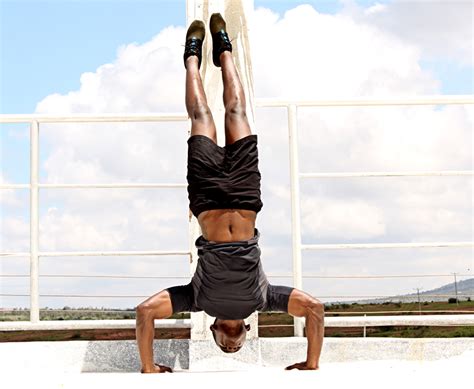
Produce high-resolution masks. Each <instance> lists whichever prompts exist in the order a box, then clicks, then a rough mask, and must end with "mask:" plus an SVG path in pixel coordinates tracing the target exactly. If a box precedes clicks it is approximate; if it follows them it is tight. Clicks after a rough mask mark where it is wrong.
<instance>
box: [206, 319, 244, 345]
mask: <svg viewBox="0 0 474 389" xmlns="http://www.w3.org/2000/svg"><path fill="white" fill-rule="evenodd" d="M210 328H211V331H212V336H213V337H214V341H215V342H216V344H217V345H218V346H219V348H220V349H221V350H222V351H224V352H225V353H235V352H236V351H239V350H240V348H241V347H242V346H243V344H244V343H245V339H246V337H247V331H249V330H250V324H245V322H244V321H243V320H221V319H216V320H215V321H214V324H212V325H211V327H210Z"/></svg>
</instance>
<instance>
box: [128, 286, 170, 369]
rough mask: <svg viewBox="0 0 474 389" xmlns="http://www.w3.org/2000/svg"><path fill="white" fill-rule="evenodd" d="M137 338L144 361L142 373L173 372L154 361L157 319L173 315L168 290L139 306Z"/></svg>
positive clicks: (141, 357)
mask: <svg viewBox="0 0 474 389" xmlns="http://www.w3.org/2000/svg"><path fill="white" fill-rule="evenodd" d="M136 311H137V324H136V337H137V343H138V350H139V352H140V359H141V361H142V369H141V372H142V373H165V372H170V373H171V372H172V370H171V368H169V367H168V366H163V365H156V364H155V362H154V359H153V338H154V337H155V319H166V318H167V317H170V316H171V315H172V314H173V308H172V304H171V298H170V295H169V293H168V291H167V290H162V291H161V292H159V293H157V294H155V295H153V296H151V297H149V298H148V299H147V300H145V301H144V302H142V303H141V304H140V305H138V307H137V309H136Z"/></svg>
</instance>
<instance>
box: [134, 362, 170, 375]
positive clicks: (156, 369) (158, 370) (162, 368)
mask: <svg viewBox="0 0 474 389" xmlns="http://www.w3.org/2000/svg"><path fill="white" fill-rule="evenodd" d="M140 372H141V373H172V372H173V370H172V369H171V367H168V366H165V365H157V364H156V363H155V365H154V366H153V367H152V368H151V369H143V368H142V369H141V370H140Z"/></svg>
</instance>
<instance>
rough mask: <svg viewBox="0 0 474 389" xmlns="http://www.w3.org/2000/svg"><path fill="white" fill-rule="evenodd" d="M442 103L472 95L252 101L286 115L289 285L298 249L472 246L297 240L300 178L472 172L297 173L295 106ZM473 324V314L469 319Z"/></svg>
mask: <svg viewBox="0 0 474 389" xmlns="http://www.w3.org/2000/svg"><path fill="white" fill-rule="evenodd" d="M446 104H474V97H473V96H422V97H414V98H385V99H384V98H378V99H350V100H349V99H347V100H318V101H309V100H306V101H302V100H274V99H271V100H270V99H267V100H264V99H261V100H258V101H257V102H256V104H255V105H256V106H257V107H284V108H286V109H287V115H288V130H289V132H288V135H289V154H290V180H291V224H292V242H293V285H294V286H295V287H296V288H299V289H302V284H303V276H302V261H301V251H302V250H328V249H362V248H363V249H381V248H402V247H403V248H407V247H467V246H474V243H473V242H432V243H428V242H426V243H377V244H347V243H340V244H312V245H310V244H306V245H303V244H302V242H301V215H300V188H299V180H300V178H346V177H403V176H413V175H425V174H424V173H428V174H427V175H431V176H432V175H439V176H443V175H448V176H466V175H473V174H474V172H473V171H449V172H446V171H440V172H433V171H431V172H416V173H413V172H393V173H390V172H365V174H364V172H362V173H361V172H357V173H351V172H343V173H300V169H299V166H298V165H299V162H298V123H297V108H298V107H356V106H400V105H446ZM472 323H473V324H474V317H473V320H472ZM294 324H295V326H294V331H295V335H296V336H303V333H304V320H303V319H302V318H295V319H294Z"/></svg>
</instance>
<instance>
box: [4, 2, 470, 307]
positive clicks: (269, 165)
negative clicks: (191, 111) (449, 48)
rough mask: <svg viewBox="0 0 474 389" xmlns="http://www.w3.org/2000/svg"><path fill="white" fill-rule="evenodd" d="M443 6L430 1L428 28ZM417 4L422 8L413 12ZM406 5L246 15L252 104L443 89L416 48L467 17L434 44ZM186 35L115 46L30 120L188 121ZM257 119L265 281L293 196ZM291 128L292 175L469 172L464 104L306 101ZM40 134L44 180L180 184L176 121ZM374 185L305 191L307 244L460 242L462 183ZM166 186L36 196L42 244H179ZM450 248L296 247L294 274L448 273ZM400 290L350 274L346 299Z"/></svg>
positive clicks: (282, 122)
mask: <svg viewBox="0 0 474 389" xmlns="http://www.w3.org/2000/svg"><path fill="white" fill-rule="evenodd" d="M411 4H414V3H411ZM397 7H398V8H397ZM440 9H441V8H439V7H435V8H433V15H432V16H430V18H431V19H430V20H432V26H434V25H435V24H436V23H435V22H436V20H438V19H437V18H439V13H440V12H441V11H440ZM415 10H416V12H418V14H420V13H422V12H428V13H430V12H431V11H429V10H431V8H429V10H428V8H423V9H422V8H420V7H419V6H417V7H416V9H415ZM359 11H360V12H359ZM408 12H409V11H408V8H406V7H404V6H402V5H400V4H399V3H393V4H392V3H391V4H390V5H384V6H376V7H372V8H370V9H365V10H364V9H362V10H358V9H352V10H351V9H350V7H346V8H345V9H344V10H343V11H342V12H341V13H339V14H334V15H328V14H322V13H319V12H317V11H316V10H315V9H314V8H312V7H311V6H309V5H302V6H298V7H296V8H294V9H292V10H290V11H288V12H286V13H285V14H284V15H277V14H275V13H273V12H272V11H270V10H268V9H265V8H259V9H257V10H256V11H255V12H254V13H253V15H252V16H251V18H250V21H249V34H250V44H251V50H252V52H251V55H252V63H253V73H254V80H255V88H256V90H255V94H256V96H257V97H264V98H266V97H274V98H285V99H291V98H297V99H318V98H326V99H327V98H339V97H360V96H366V97H367V96H369V97H374V96H383V97H386V96H415V95H424V94H437V93H439V88H440V83H439V81H438V80H437V79H436V78H435V77H434V76H433V74H432V73H430V72H427V71H425V70H424V69H423V68H422V67H421V66H420V61H421V59H422V56H423V55H425V53H431V54H433V55H435V54H436V53H438V51H436V50H435V48H436V47H437V45H438V44H439V43H436V42H435V41H436V39H437V37H439V36H441V35H442V34H443V31H444V32H446V33H447V35H449V37H450V38H449V39H454V38H453V37H457V36H459V37H460V39H461V37H462V36H464V35H463V33H462V32H459V31H461V30H462V29H464V28H465V25H466V23H467V22H466V21H465V20H464V19H463V18H462V17H461V18H460V19H456V20H458V22H459V23H460V24H463V26H457V27H456V28H458V29H460V30H458V29H454V27H453V28H451V27H447V26H446V24H442V25H439V30H440V32H436V33H435V32H433V35H432V36H431V37H430V36H429V35H427V34H422V33H421V32H420V33H418V34H416V31H414V32H413V33H412V34H407V33H406V31H405V30H404V29H403V28H402V27H401V26H398V25H397V23H396V21H398V22H399V23H400V24H401V25H403V23H408V24H406V26H412V29H415V26H414V22H413V21H412V19H410V20H411V21H410V20H408V21H406V20H405V19H404V17H405V16H404V15H406V14H407V13H408ZM427 17H428V16H427ZM410 23H412V24H410ZM430 28H431V27H430ZM418 29H419V30H420V31H421V28H418ZM402 30H403V31H402ZM462 31H464V30H462ZM184 35H185V29H184V28H183V27H169V28H166V29H164V30H163V31H161V32H160V33H159V34H157V35H156V36H155V37H154V38H152V39H151V40H150V41H149V42H147V43H145V44H141V45H138V44H130V45H124V46H122V47H120V48H119V50H118V52H117V58H116V60H115V61H114V62H113V63H110V64H105V65H103V66H101V67H99V68H98V69H97V70H96V71H95V72H89V73H84V74H83V75H82V76H81V78H80V80H81V87H80V89H79V90H77V91H71V92H70V93H68V94H65V95H60V94H52V95H50V96H47V97H46V98H45V99H43V100H42V101H41V102H39V103H38V106H37V112H40V113H82V112H85V113H101V112H106V113H113V112H118V113H122V112H123V113H128V112H184V76H185V72H184V68H183V64H182V43H183V42H182V41H183V37H184ZM270 37H271V38H270ZM427 39H432V41H433V44H432V45H431V46H430V45H429V44H428V43H427V42H426V40H427ZM443 39H444V38H443ZM446 39H448V38H446ZM446 39H445V40H444V41H443V42H445V43H447V42H448V40H446ZM449 42H450V40H449ZM430 50H431V51H430ZM453 50H455V52H456V53H458V54H456V55H457V56H458V57H457V58H459V59H460V60H462V59H463V58H464V56H465V52H466V50H467V49H466V48H465V45H463V44H461V45H459V47H458V48H453ZM436 55H438V54H436ZM440 55H441V54H440ZM443 55H444V54H443ZM256 124H257V125H256V128H257V129H258V135H259V142H260V146H259V153H260V154H259V155H260V169H261V172H262V199H263V202H264V208H263V210H262V212H261V214H259V218H258V223H257V227H258V228H259V229H260V230H261V232H262V241H261V246H262V252H263V256H264V267H265V269H266V271H267V272H269V273H273V272H280V271H288V270H289V267H290V266H291V207H290V198H291V193H290V191H289V163H288V162H289V154H288V135H287V118H286V113H285V111H284V110H282V109H258V110H257V111H256ZM298 124H299V146H300V151H301V155H300V170H301V171H316V172H333V171H363V170H368V171H377V170H389V171H392V170H396V171H397V170H440V169H446V170H448V169H452V170H467V169H470V168H471V165H472V152H471V150H470V147H469V144H470V142H471V141H472V138H471V137H472V135H471V128H472V112H471V111H469V110H468V109H467V108H465V107H415V108H414V107H396V108H394V107H391V108H382V107H377V108H370V109H366V108H324V109H322V108H311V109H309V108H305V109H299V116H298ZM43 128H44V129H43V130H42V136H43V139H42V140H43V141H44V144H45V149H47V150H48V154H47V158H46V159H45V162H44V164H43V166H42V169H43V171H44V173H45V181H46V182H55V183H63V182H75V183H85V182H87V183H94V182H107V183H111V182H129V181H135V182H179V183H184V182H185V169H186V139H187V130H188V124H187V123H182V124H170V123H167V124H149V123H148V124H140V125H138V124H116V125H115V124H100V125H99V124H94V125H92V124H87V125H86V124H84V125H71V124H68V125H45V126H43ZM376 180H377V179H362V180H359V179H348V180H323V181H321V180H312V181H311V182H307V181H304V182H302V183H301V190H302V193H301V196H302V201H301V210H302V228H303V235H304V239H305V242H307V243H328V242H337V243H344V242H347V241H350V242H371V241H378V242H383V241H393V242H396V241H404V240H407V239H408V240H412V241H424V240H428V241H429V240H435V239H440V238H443V239H445V240H452V241H456V240H461V239H464V238H466V235H469V233H472V220H471V218H470V215H471V213H472V209H471V208H472V204H470V201H469V199H470V195H472V189H471V185H470V179H469V178H459V179H456V180H450V179H439V181H437V182H436V183H433V181H431V180H433V179H427V180H424V181H423V179H415V180H410V179H393V178H390V179H383V180H382V181H380V180H378V181H376ZM162 191H164V192H166V191H168V190H162V189H159V190H156V189H154V190H135V189H134V190H129V189H123V190H118V189H114V190H110V189H107V190H105V189H97V190H75V191H74V192H71V191H61V190H48V191H45V193H44V196H43V197H42V199H44V203H43V209H44V210H43V213H42V218H41V233H42V249H44V250H56V249H58V250H59V249H61V250H74V249H77V250H79V249H84V250H89V249H90V250H135V249H136V250H140V249H186V248H187V247H188V243H189V242H188V238H187V233H188V231H187V228H188V227H187V218H186V216H187V207H188V203H187V193H186V192H185V190H184V189H183V190H176V191H174V192H166V193H163V192H162ZM158 193H163V194H158ZM12 225H13V224H12ZM12 230H14V228H13V227H12ZM144 246H145V248H144ZM458 254H459V253H457V254H455V255H454V256H453V254H445V253H444V252H443V255H441V254H430V255H428V254H423V253H422V252H421V251H420V250H405V251H404V252H403V253H402V254H401V253H400V252H399V251H397V252H393V251H389V250H386V251H384V253H383V255H381V253H380V252H375V253H374V252H368V251H367V250H366V251H364V252H363V253H361V252H360V251H358V252H357V253H353V252H351V253H344V254H343V253H336V252H332V253H322V255H321V254H320V253H315V254H310V253H305V256H309V257H311V256H313V257H314V258H316V259H308V260H307V261H306V260H305V265H304V266H305V271H308V272H311V273H319V274H332V275H334V274H344V273H346V272H352V273H353V274H361V273H362V274H384V273H385V272H390V271H394V272H404V271H406V270H405V268H406V267H408V263H409V269H410V270H411V271H413V272H420V273H425V272H430V271H435V270H436V271H440V272H443V273H446V272H447V273H449V272H450V271H454V270H456V271H464V270H460V269H464V268H465V267H466V266H465V265H466V263H469V261H470V260H471V258H470V256H469V253H466V252H462V253H461V254H459V255H458ZM426 258H429V259H430V258H431V259H433V258H441V259H439V260H433V262H430V260H425V259H426ZM158 260H159V259H157V261H158ZM129 262H130V263H129V264H128V267H127V266H126V265H123V263H122V262H121V263H122V265H121V266H120V270H121V271H123V272H125V273H126V272H127V271H129V270H130V269H133V272H137V273H139V272H142V273H143V274H146V273H147V271H149V264H147V262H146V261H142V260H137V259H136V258H133V259H132V258H130V259H129ZM394 264H396V265H394ZM78 266H80V265H78ZM169 266H171V267H172V266H173V262H170V263H169ZM431 266H432V267H431ZM157 271H159V270H157ZM110 272H112V270H110ZM274 281H275V282H276V280H274ZM280 281H281V280H280ZM45 282H46V281H45ZM430 282H431V283H429V282H427V283H426V285H424V286H425V287H429V286H430V285H431V286H436V285H439V283H440V280H439V279H433V280H431V281H430ZM121 285H122V284H119V283H117V284H114V285H111V286H110V288H109V291H110V292H116V293H123V285H122V286H121ZM305 285H308V288H309V290H310V291H311V292H314V293H318V294H320V295H330V294H333V295H337V294H341V288H346V286H347V285H346V286H342V284H340V283H335V282H333V283H332V284H330V283H326V284H324V285H325V287H326V289H325V290H323V289H321V287H320V286H321V285H322V284H317V283H311V282H310V281H308V283H307V284H305ZM318 285H319V286H318ZM404 285H405V286H399V287H398V289H397V286H396V285H395V284H393V283H390V282H385V283H381V282H377V283H370V282H364V283H361V282H360V281H359V282H358V283H354V284H353V285H352V286H351V287H350V288H347V289H346V293H354V294H356V293H359V294H363V291H364V290H365V291H366V292H367V293H369V292H370V293H379V294H380V293H383V294H387V293H398V292H399V291H401V290H402V289H403V290H404V288H405V289H406V285H408V284H404ZM130 287H134V288H135V287H136V285H135V286H130ZM409 287H411V284H410V286H409ZM141 288H142V289H140V290H141V291H142V292H141V293H144V294H151V293H153V292H154V291H156V286H154V285H153V284H149V285H148V284H147V286H146V287H141ZM143 288H144V289H143ZM361 291H362V292H361ZM114 303H115V302H114ZM129 305H130V304H129Z"/></svg>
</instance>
